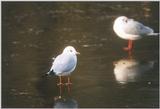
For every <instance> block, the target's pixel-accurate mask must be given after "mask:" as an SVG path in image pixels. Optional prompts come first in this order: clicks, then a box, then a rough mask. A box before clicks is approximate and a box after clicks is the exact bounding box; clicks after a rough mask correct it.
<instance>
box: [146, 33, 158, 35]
mask: <svg viewBox="0 0 160 109" xmlns="http://www.w3.org/2000/svg"><path fill="white" fill-rule="evenodd" d="M148 36H160V33H149V34H148Z"/></svg>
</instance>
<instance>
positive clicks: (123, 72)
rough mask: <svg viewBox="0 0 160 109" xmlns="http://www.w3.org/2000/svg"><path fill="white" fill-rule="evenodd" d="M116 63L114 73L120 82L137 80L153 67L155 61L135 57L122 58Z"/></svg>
mask: <svg viewBox="0 0 160 109" xmlns="http://www.w3.org/2000/svg"><path fill="white" fill-rule="evenodd" d="M113 64H114V75H115V79H116V81H117V82H118V83H122V84H126V83H128V82H136V81H138V80H139V79H140V78H141V76H142V75H143V74H144V73H145V72H147V71H148V70H150V69H152V68H153V65H154V61H147V62H142V61H138V60H136V59H133V58H129V59H120V60H118V61H116V62H114V63H113Z"/></svg>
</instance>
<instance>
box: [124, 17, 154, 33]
mask: <svg viewBox="0 0 160 109" xmlns="http://www.w3.org/2000/svg"><path fill="white" fill-rule="evenodd" d="M124 32H125V33H127V34H132V35H147V34H149V33H153V30H152V29H151V28H149V27H147V26H144V25H143V24H141V23H139V22H137V21H134V20H133V19H129V20H128V22H127V23H126V24H125V26H124Z"/></svg>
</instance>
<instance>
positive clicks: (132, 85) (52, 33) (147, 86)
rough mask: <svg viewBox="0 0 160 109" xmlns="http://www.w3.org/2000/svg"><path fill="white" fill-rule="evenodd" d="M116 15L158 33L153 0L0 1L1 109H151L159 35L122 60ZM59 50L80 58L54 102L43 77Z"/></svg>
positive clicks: (155, 101) (51, 82)
mask: <svg viewBox="0 0 160 109" xmlns="http://www.w3.org/2000/svg"><path fill="white" fill-rule="evenodd" d="M120 15H125V16H128V17H131V18H135V19H136V20H138V21H140V22H142V23H144V24H145V25H148V26H150V27H152V28H153V29H154V30H155V32H158V30H159V21H158V15H159V7H158V2H70V3H67V2H63V3H62V2H43V3H41V2H36V3H34V2H21V3H20V2H2V107H7V108H9V107H15V108H18V107H21V108H22V107H27V108H29V107H37V108H42V107H43V108H44V107H59V106H60V107H61V106H64V107H67V106H68V107H75V108H76V107H108V108H109V107H159V93H158V92H159V70H158V69H159V67H158V66H159V60H158V58H159V38H158V37H146V38H143V39H141V40H138V41H135V43H134V44H135V45H134V51H133V53H132V59H133V60H132V61H130V58H129V57H128V53H127V52H125V51H123V50H122V47H124V46H126V44H127V41H125V40H123V39H120V38H119V37H117V35H116V34H115V33H114V32H113V29H112V26H113V21H114V19H115V18H116V17H118V16H120ZM67 45H72V46H74V47H75V48H76V49H77V51H79V52H80V53H81V55H79V56H78V65H77V67H76V70H75V71H74V72H73V74H72V76H71V79H72V82H73V84H72V86H71V89H70V90H71V92H70V93H68V92H67V87H64V88H63V89H62V98H58V96H59V88H58V87H57V86H56V84H57V80H58V78H57V77H55V76H53V77H45V76H44V74H45V73H46V72H48V71H49V69H50V66H51V63H52V57H55V56H57V55H58V54H59V53H61V52H62V50H63V49H64V47H65V46H67ZM122 60H125V61H124V62H122V64H120V65H119V64H118V66H115V63H119V62H121V61H122ZM134 64H136V66H134ZM152 64H153V65H152ZM126 65H129V70H128V67H126ZM121 68H122V69H121ZM115 69H118V74H117V73H115ZM126 71H127V72H129V74H128V73H126ZM130 72H131V73H130ZM132 72H133V73H132Z"/></svg>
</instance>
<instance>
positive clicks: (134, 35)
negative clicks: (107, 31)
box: [113, 16, 159, 51]
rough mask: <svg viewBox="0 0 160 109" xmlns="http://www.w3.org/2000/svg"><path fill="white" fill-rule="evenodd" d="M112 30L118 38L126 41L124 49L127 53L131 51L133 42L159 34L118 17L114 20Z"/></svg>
mask: <svg viewBox="0 0 160 109" xmlns="http://www.w3.org/2000/svg"><path fill="white" fill-rule="evenodd" d="M113 30H114V32H115V33H116V34H117V35H118V36H119V37H120V38H122V39H125V40H128V47H125V48H124V50H127V51H130V50H132V48H133V40H138V39H141V38H142V37H144V36H155V35H159V33H154V31H153V29H151V28H150V27H148V26H145V25H143V24H142V23H140V22H138V21H135V20H134V19H129V18H127V17H126V16H120V17H118V18H116V19H115V21H114V24H113Z"/></svg>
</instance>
